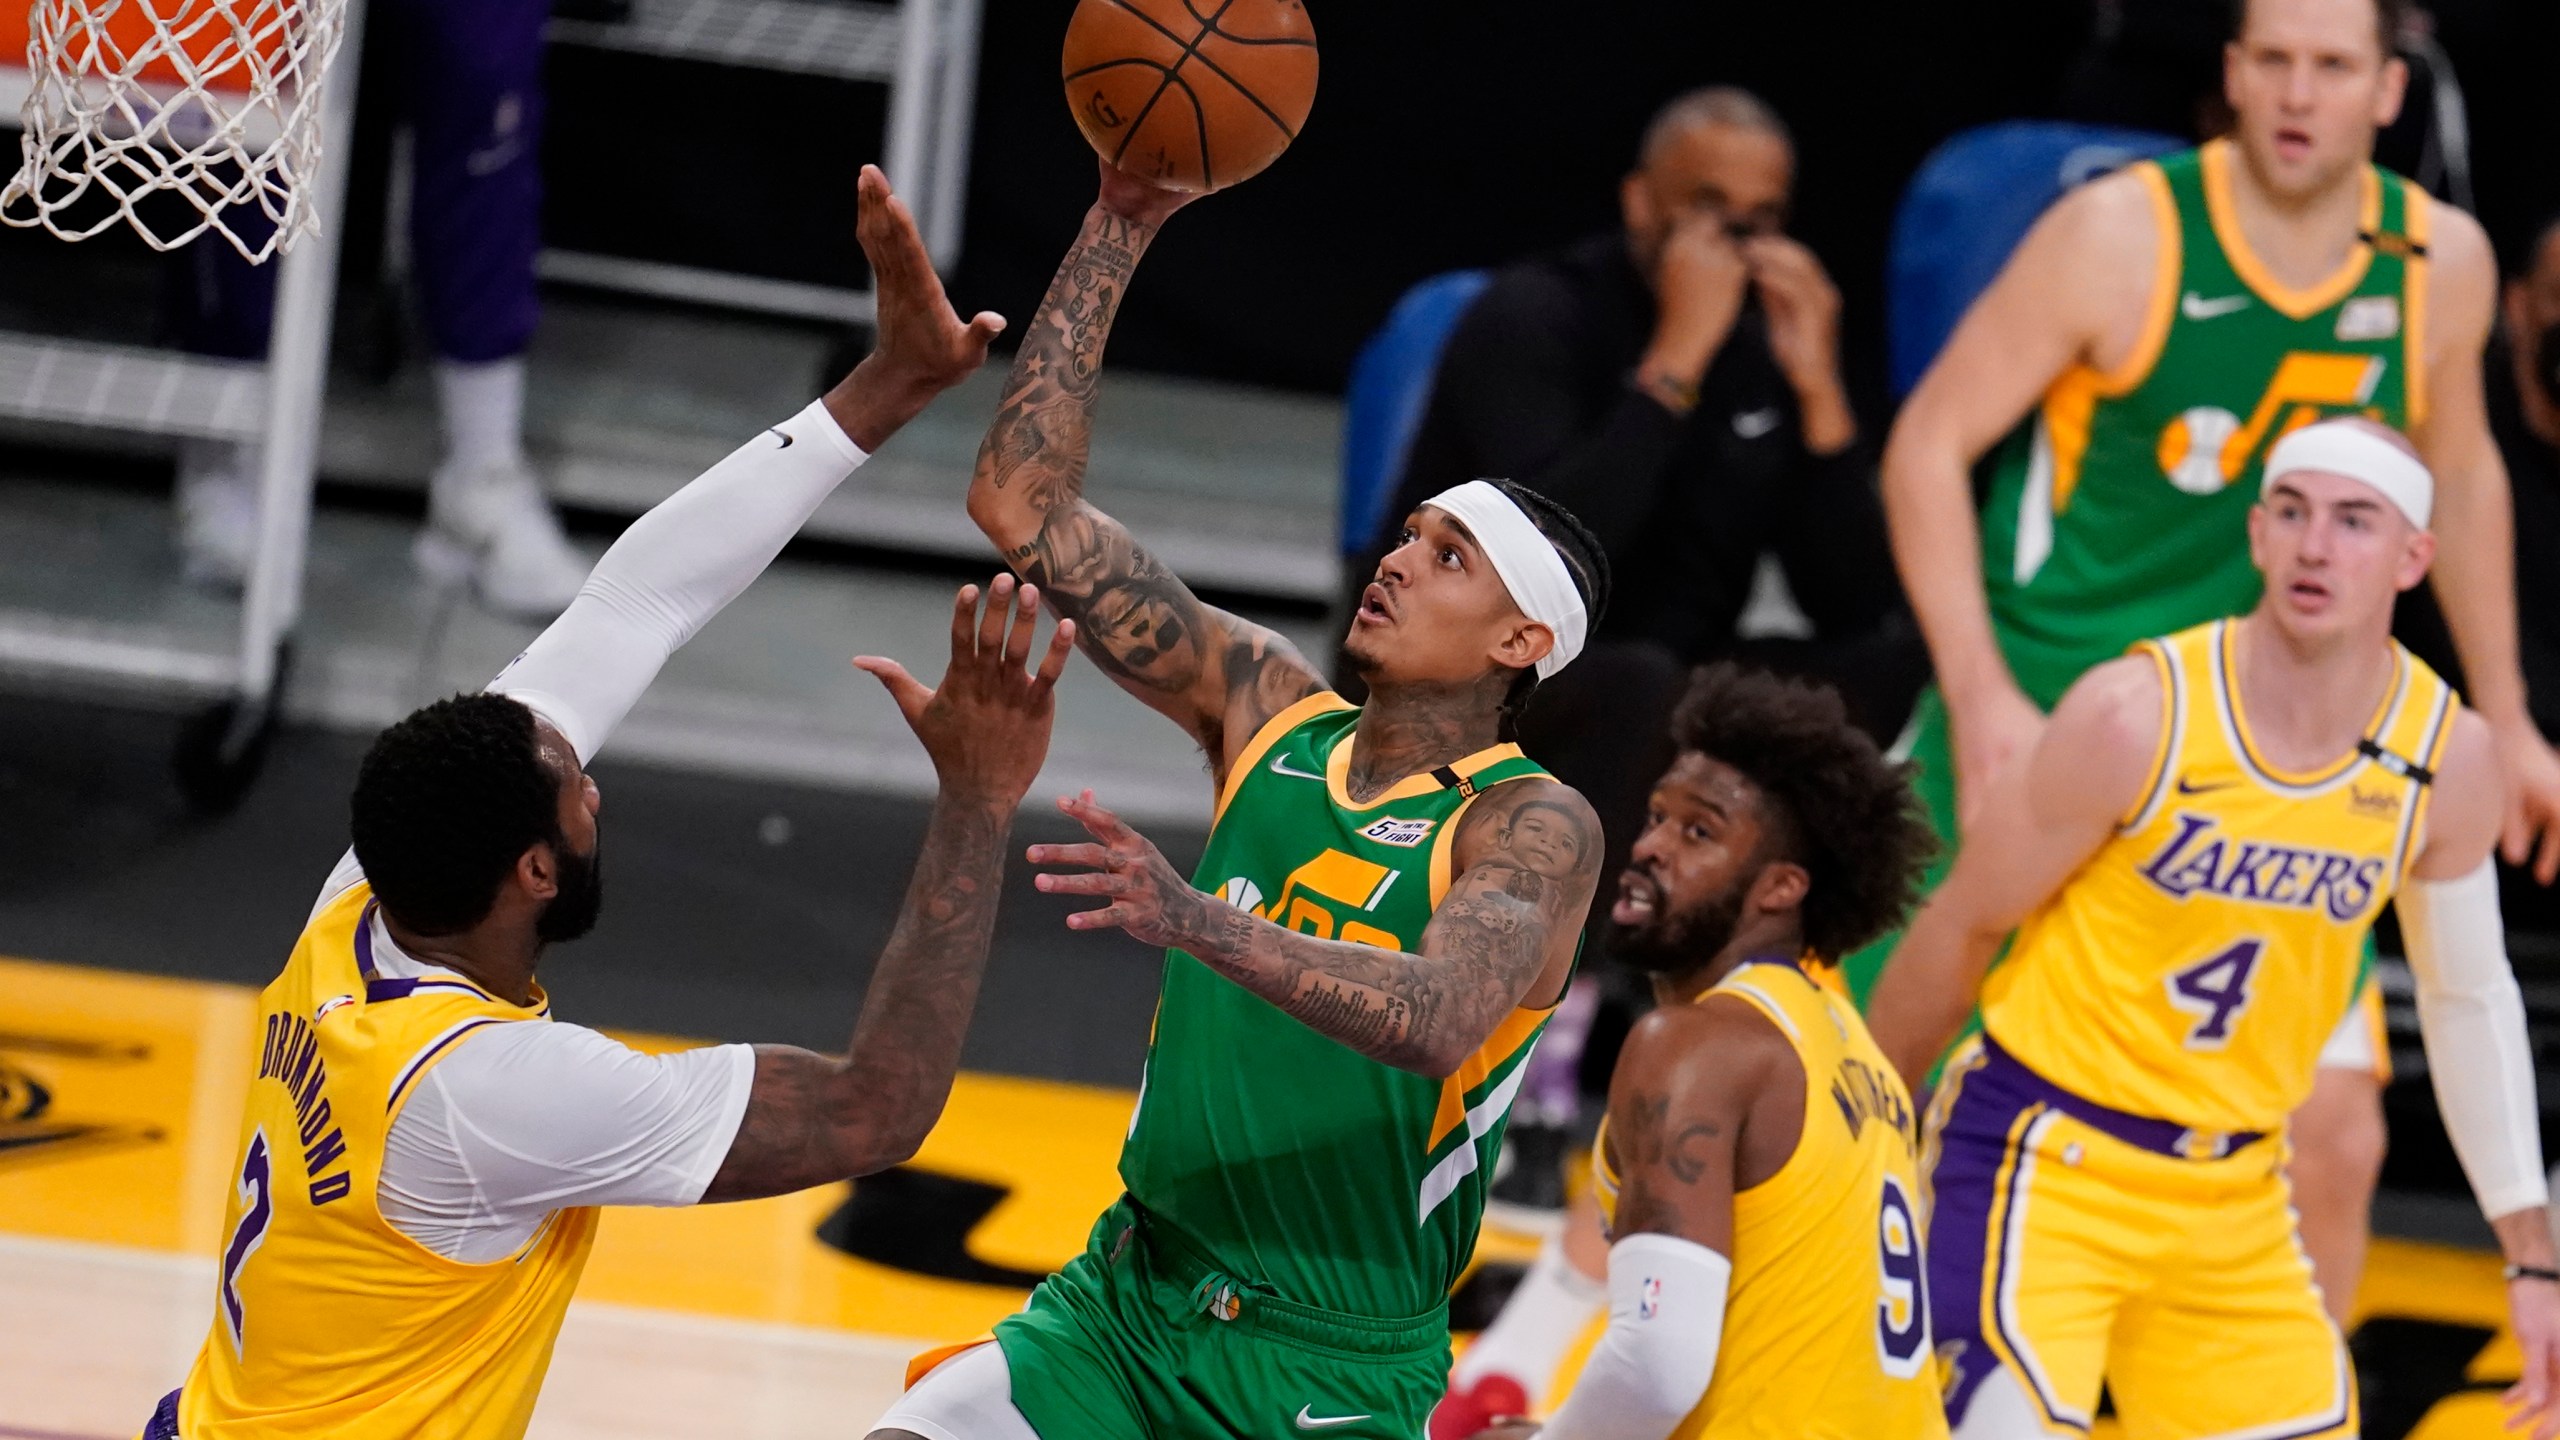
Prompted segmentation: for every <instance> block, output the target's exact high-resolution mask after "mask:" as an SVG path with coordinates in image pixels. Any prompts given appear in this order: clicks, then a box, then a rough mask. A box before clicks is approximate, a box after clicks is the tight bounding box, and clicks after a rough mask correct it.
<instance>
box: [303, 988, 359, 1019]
mask: <svg viewBox="0 0 2560 1440" xmlns="http://www.w3.org/2000/svg"><path fill="white" fill-rule="evenodd" d="M354 1003H356V997H354V996H353V995H332V996H330V997H329V998H328V999H326V1000H323V1001H321V1002H320V1008H319V1009H317V1010H314V1011H312V1012H311V1023H312V1024H314V1025H317V1024H319V1023H320V1022H321V1021H323V1020H326V1019H328V1018H329V1012H330V1011H332V1010H335V1009H337V1008H338V1007H339V1006H341V1005H353V1004H354Z"/></svg>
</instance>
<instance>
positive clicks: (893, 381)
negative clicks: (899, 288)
mask: <svg viewBox="0 0 2560 1440" xmlns="http://www.w3.org/2000/svg"><path fill="white" fill-rule="evenodd" d="M940 393H942V387H941V386H940V385H939V384H936V383H935V381H934V379H933V377H932V376H930V375H928V374H926V373H925V372H924V371H922V370H921V369H918V368H916V367H912V366H905V365H901V364H899V363H898V361H897V360H896V359H894V358H893V357H890V356H885V355H883V354H881V353H880V352H879V351H876V350H875V351H873V352H872V353H870V354H869V355H865V356H864V357H862V363H861V364H859V365H856V366H854V367H853V373H852V374H850V375H847V376H845V377H844V379H842V380H840V381H838V382H837V383H836V387H835V388H834V389H832V390H829V391H828V392H827V393H826V395H825V397H824V401H823V403H824V404H825V405H826V407H827V414H828V415H829V416H830V417H832V418H833V419H834V420H835V422H836V425H837V427H838V428H840V429H842V430H843V431H844V433H845V438H846V439H849V440H851V441H852V442H853V443H854V444H856V445H858V446H860V447H862V450H863V453H865V454H877V453H879V450H880V447H881V446H882V445H885V444H887V443H888V440H889V437H890V436H892V435H895V434H897V433H898V432H899V431H900V430H902V429H904V428H905V427H906V424H907V422H908V421H910V420H913V419H914V418H916V417H917V416H918V415H921V414H923V413H924V407H926V406H927V405H930V404H932V403H933V398H934V397H935V396H936V395H939V394H940Z"/></svg>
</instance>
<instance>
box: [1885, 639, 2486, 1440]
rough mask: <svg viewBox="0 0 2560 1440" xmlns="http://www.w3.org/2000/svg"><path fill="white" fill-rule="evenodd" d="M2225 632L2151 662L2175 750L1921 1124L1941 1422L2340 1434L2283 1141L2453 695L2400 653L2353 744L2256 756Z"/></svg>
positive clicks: (2028, 940) (2031, 940)
mask: <svg viewBox="0 0 2560 1440" xmlns="http://www.w3.org/2000/svg"><path fill="white" fill-rule="evenodd" d="M2233 635H2234V628H2233V623H2232V622H2228V621H2222V622H2216V623H2214V624H2211V625H2205V626H2199V627H2197V628H2195V629H2192V630H2187V631H2183V632H2180V633H2179V634H2176V635H2172V636H2170V637H2168V638H2166V639H2163V640H2158V641H2151V642H2146V643H2145V644H2144V645H2143V646H2141V647H2138V648H2139V652H2140V653H2142V654H2144V655H2146V656H2148V657H2149V659H2150V660H2151V662H2152V664H2153V665H2155V666H2156V667H2157V668H2158V674H2159V678H2160V684H2161V689H2162V707H2163V709H2162V726H2161V731H2162V733H2161V740H2160V745H2159V750H2158V753H2157V756H2156V757H2155V759H2154V761H2153V766H2152V774H2151V775H2150V777H2149V780H2148V782H2147V784H2146V785H2145V787H2144V793H2143V795H2142V797H2141V799H2140V801H2139V802H2138V803H2137V805H2136V806H2135V808H2134V809H2133V811H2132V812H2131V813H2129V814H2128V815H2126V816H2125V817H2124V819H2123V821H2122V822H2121V823H2120V824H2119V826H2118V828H2117V832H2116V834H2115V835H2114V836H2113V837H2112V838H2111V839H2109V840H2108V841H2107V842H2106V843H2105V844H2104V845H2102V846H2101V847H2100V848H2099V850H2098V852H2097V853H2096V854H2095V855H2093V856H2092V857H2091V858H2090V859H2089V861H2088V863H2087V864H2085V865H2084V866H2083V867H2082V868H2081V869H2080V871H2079V872H2078V873H2077V874H2075V875H2074V876H2073V877H2072V879H2071V880H2070V881H2069V882H2068V883H2067V884H2066V885H2065V886H2064V887H2063V889H2062V890H2061V891H2060V893H2058V894H2056V895H2055V896H2054V897H2053V898H2052V899H2051V900H2049V901H2047V902H2046V904H2045V905H2044V906H2043V907H2042V908H2041V909H2039V910H2038V911H2037V912H2036V913H2035V914H2034V915H2033V916H2031V917H2030V918H2029V919H2028V921H2027V923H2026V924H2025V925H2023V926H2021V927H2020V929H2019V932H2018V936H2017V939H2016V941H2015V943H2014V944H2013V945H2012V947H2011V951H2010V956H2009V959H2008V961H2007V963H2006V964H2004V965H2003V966H2002V967H2001V968H2000V969H1999V970H1998V971H1997V972H1996V973H1995V974H1994V975H1993V976H1992V978H1991V982H1990V984H1989V985H1988V986H1987V987H1986V990H1985V998H1984V1001H1983V1027H1984V1034H1983V1035H1982V1036H1981V1037H1980V1038H1979V1039H1978V1040H1977V1041H1975V1042H1974V1043H1973V1044H1972V1045H1971V1046H1970V1047H1968V1049H1967V1050H1966V1051H1964V1052H1960V1055H1959V1057H1958V1059H1956V1060H1954V1061H1951V1062H1950V1064H1949V1067H1948V1079H1947V1081H1946V1082H1945V1083H1944V1084H1943V1085H1942V1086H1941V1087H1940V1090H1939V1094H1938V1098H1937V1101H1936V1104H1935V1106H1934V1109H1933V1113H1932V1116H1931V1129H1930V1136H1931V1147H1932V1152H1933V1153H1932V1158H1931V1164H1930V1183H1931V1188H1932V1193H1933V1209H1932V1212H1931V1219H1930V1278H1931V1283H1932V1289H1933V1292H1934V1293H1935V1295H1936V1296H1937V1298H1938V1300H1939V1302H1940V1305H1941V1309H1940V1315H1941V1317H1942V1319H1941V1330H1942V1339H1943V1342H1944V1349H1943V1351H1942V1354H1943V1356H1944V1358H1945V1360H1946V1362H1947V1365H1948V1369H1949V1377H1950V1378H1949V1391H1948V1393H1949V1410H1950V1413H1951V1414H1952V1415H1955V1416H1957V1417H1958V1418H1959V1419H1960V1418H1961V1417H1962V1415H1963V1414H1964V1413H1965V1412H1966V1410H1967V1408H1968V1407H1970V1406H1971V1405H1972V1404H1974V1403H1976V1400H1977V1399H1978V1396H1977V1391H1978V1390H1979V1389H1980V1388H1981V1387H1982V1386H1984V1385H1985V1384H2000V1385H2008V1386H2014V1387H2016V1388H2017V1389H2018V1390H2019V1391H2022V1392H2023V1393H2024V1395H2025V1397H2026V1400H2027V1401H2028V1402H2031V1403H2032V1405H2033V1406H2034V1408H2035V1409H2036V1411H2037V1412H2038V1413H2040V1414H2041V1415H2042V1416H2043V1418H2044V1419H2045V1421H2046V1422H2047V1423H2048V1424H2051V1425H2055V1426H2060V1427H2066V1428H2077V1429H2085V1428H2086V1427H2087V1426H2088V1424H2089V1423H2090V1417H2091V1416H2092V1415H2093V1414H2094V1412H2095V1410H2096V1406H2097V1401H2098V1392H2099V1387H2100V1384H2101V1381H2103V1382H2104V1384H2105V1385H2106V1387H2107V1388H2108V1389H2109V1390H2110V1391H2111V1392H2112V1393H2113V1394H2114V1396H2115V1401H2116V1406H2117V1410H2118V1412H2119V1413H2120V1414H2121V1415H2123V1416H2124V1417H2125V1421H2126V1425H2127V1427H2128V1430H2129V1431H2131V1432H2133V1433H2142V1434H2164V1435H2169V1434H2176V1435H2188V1434H2193V1435H2219V1434H2242V1433H2246V1434H2270V1435H2273V1434H2284V1435H2300V1436H2313V1435H2329V1434H2351V1433H2353V1432H2354V1427H2355V1425H2356V1396H2355V1387H2354V1384H2353V1381H2352V1376H2351V1373H2350V1370H2349V1367H2348V1364H2347V1360H2346V1351H2345V1347H2344V1345H2343V1343H2342V1342H2341V1340H2340V1338H2339V1336H2338V1334H2337V1332H2336V1330H2335V1328H2334V1327H2333V1326H2332V1324H2331V1322H2330V1320H2329V1317H2328V1314H2327V1311H2326V1310H2325V1309H2324V1308H2323V1307H2322V1305H2321V1303H2320V1298H2319V1295H2318V1293H2317V1291H2316V1290H2315V1289H2314V1288H2313V1286H2312V1280H2311V1268H2310V1264H2309V1262H2308V1261H2307V1260H2306V1259H2305V1258H2304V1256H2303V1254H2302V1250H2301V1246H2300V1244H2299V1243H2298V1241H2297V1239H2296V1237H2295V1233H2294V1222H2293V1212H2292V1205H2291V1195H2290V1192H2289V1191H2288V1190H2287V1188H2286V1182H2285V1177H2284V1170H2283V1166H2284V1146H2283V1144H2282V1142H2281V1140H2280V1139H2279V1138H2278V1136H2277V1134H2276V1132H2278V1131H2280V1130H2281V1128H2282V1126H2283V1124H2284V1120H2285V1117H2286V1116H2288V1115H2289V1114H2291V1113H2292V1112H2293V1110H2294V1109H2295V1108H2296V1107H2297V1106H2299V1105H2300V1104H2301V1103H2302V1101H2303V1100H2304V1099H2305V1098H2306V1097H2307V1096H2308V1095H2309V1093H2310V1090H2311V1083H2312V1077H2313V1072H2314V1071H2315V1069H2316V1068H2317V1066H2318V1064H2319V1055H2320V1051H2321V1047H2322V1045H2323V1043H2324V1042H2325V1041H2326V1040H2327V1039H2328V1038H2329V1036H2330V1034H2331V1032H2332V1030H2333V1029H2334V1028H2335V1026H2336V1024H2337V1019H2338V1016H2339V1015H2340V1014H2341V1013H2342V1012H2343V1011H2344V1010H2345V1008H2346V1006H2347V1004H2348V1002H2349V1000H2350V999H2351V998H2352V996H2353V995H2354V993H2355V987H2356V984H2357V978H2358V972H2359V969H2360V967H2361V965H2362V961H2363V949H2364V938H2365V932H2366V929H2367V928H2368V927H2369V926H2370V925H2371V923H2372V921H2373V917H2374V915H2375V913H2376V912H2377V911H2379V910H2380V908H2381V907H2382V905H2383V904H2384V903H2385V902H2386V901H2388V900H2389V899H2390V897H2391V895H2392V893H2393V891H2394V890H2395V889H2396V888H2397V887H2398V885H2399V882H2400V880H2401V877H2402V875H2403V873H2404V871H2405V870H2406V868H2407V866H2408V863H2409V861H2410V858H2411V857H2412V856H2413V855H2414V854H2416V853H2417V851H2418V849H2419V847H2420V846H2421V845H2422V844H2423V841H2424V830H2425V822H2426V807H2427V797H2428V791H2427V784H2428V776H2429V775H2430V774H2431V773H2432V772H2433V769H2434V767H2435V765H2436V763H2437V761H2438V760H2439V759H2440V758H2441V752H2442V750H2443V747H2444V744H2445V741H2446V737H2447V736H2448V735H2450V733H2451V731H2452V722H2453V717H2454V713H2455V710H2456V701H2455V699H2454V696H2453V692H2452V690H2451V688H2450V687H2449V686H2447V685H2446V684H2445V683H2444V682H2443V681H2442V680H2441V679H2439V678H2438V677H2437V676H2436V675H2435V674H2434V673H2433V672H2432V671H2430V670H2428V669H2427V667H2426V666H2425V665H2423V664H2421V663H2420V662H2419V661H2417V660H2416V659H2415V658H2413V657H2412V656H2410V655H2409V654H2408V653H2407V652H2406V651H2398V652H2396V654H2395V656H2394V662H2395V663H2394V672H2393V678H2392V681H2391V683H2390V685H2389V686H2388V687H2387V688H2386V691H2385V693H2384V695H2383V696H2382V698H2381V701H2380V703H2379V704H2378V705H2377V707H2376V708H2375V710H2374V712H2373V715H2372V717H2371V718H2370V719H2369V721H2368V722H2367V725H2366V729H2365V735H2364V738H2363V740H2362V742H2361V743H2360V744H2359V745H2358V746H2357V748H2356V749H2355V750H2354V751H2353V752H2351V753H2349V754H2348V755H2346V756H2344V757H2342V758H2341V759H2339V760H2338V761H2337V762H2336V763H2335V764H2332V765H2330V766H2328V767H2326V768H2325V769H2323V770H2320V771H2317V772H2314V773H2298V772H2288V771H2285V770H2282V769H2280V768H2278V767H2276V766H2274V765H2273V764H2272V763H2270V762H2269V761H2268V760H2267V759H2266V758H2265V756H2264V754H2263V752H2262V751H2261V750H2260V749H2259V748H2258V747H2257V746H2256V745H2254V744H2253V743H2252V741H2251V739H2250V734H2249V718H2248V710H2247V706H2246V704H2245V703H2244V701H2243V699H2242V697H2241V694H2240V689H2239V685H2238V683H2237V679H2236V667H2235V665H2234V662H2233V657H2232V644H2233Z"/></svg>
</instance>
